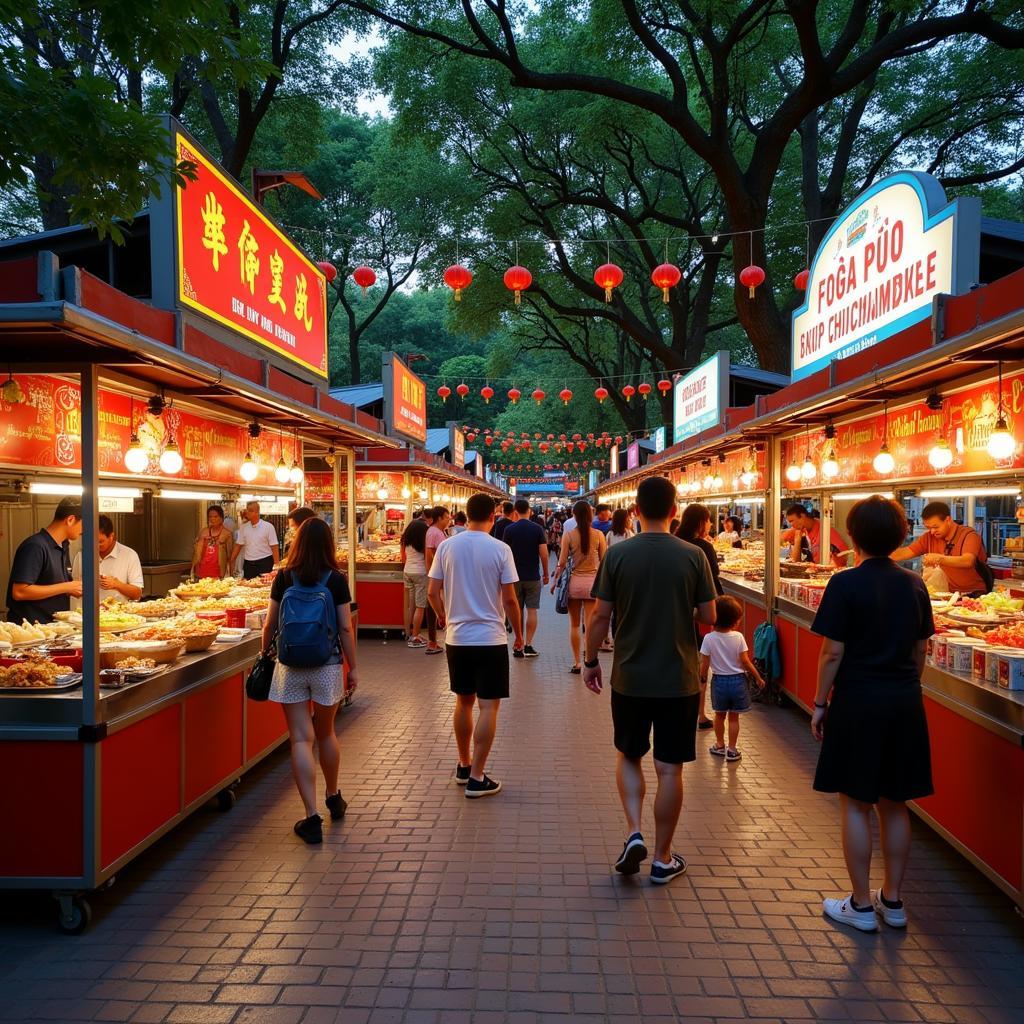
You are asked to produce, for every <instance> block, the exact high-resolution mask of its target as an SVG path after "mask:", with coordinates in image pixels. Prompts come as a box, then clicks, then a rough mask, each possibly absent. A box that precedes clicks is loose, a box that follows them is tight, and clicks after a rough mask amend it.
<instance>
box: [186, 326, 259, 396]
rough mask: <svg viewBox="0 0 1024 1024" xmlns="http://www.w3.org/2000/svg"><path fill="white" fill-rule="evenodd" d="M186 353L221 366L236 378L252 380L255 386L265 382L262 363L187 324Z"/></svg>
mask: <svg viewBox="0 0 1024 1024" xmlns="http://www.w3.org/2000/svg"><path fill="white" fill-rule="evenodd" d="M184 345H185V351H186V352H187V353H188V354H189V355H192V356H195V357H196V358H197V359H202V360H205V361H206V362H208V363H212V364H213V365H214V366H220V367H222V368H223V369H225V370H227V371H228V373H233V374H234V375H235V376H236V377H242V378H244V379H245V380H251V381H252V382H253V383H254V384H260V383H262V381H263V372H262V367H261V361H260V360H259V359H254V358H253V357H252V356H247V355H246V354H245V353H244V352H239V351H238V349H235V348H232V347H231V346H230V345H225V344H224V343H223V342H220V341H216V340H215V339H213V338H211V337H210V336H209V335H208V334H204V333H203V332H202V331H198V330H196V328H194V327H192V326H190V325H188V324H186V325H185V335H184Z"/></svg>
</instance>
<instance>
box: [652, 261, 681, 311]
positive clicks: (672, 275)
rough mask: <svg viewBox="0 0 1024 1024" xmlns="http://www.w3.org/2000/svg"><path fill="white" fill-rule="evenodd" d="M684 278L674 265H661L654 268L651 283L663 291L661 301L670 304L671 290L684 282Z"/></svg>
mask: <svg viewBox="0 0 1024 1024" xmlns="http://www.w3.org/2000/svg"><path fill="white" fill-rule="evenodd" d="M682 277H683V275H682V273H681V272H680V270H679V268H678V267H677V266H676V265H675V264H674V263H660V264H658V266H656V267H655V268H654V270H653V271H652V273H651V281H653V282H654V286H655V288H660V289H661V299H662V301H663V302H668V299H669V295H668V290H669V288H675V286H676V285H677V284H679V282H680V281H681V280H682Z"/></svg>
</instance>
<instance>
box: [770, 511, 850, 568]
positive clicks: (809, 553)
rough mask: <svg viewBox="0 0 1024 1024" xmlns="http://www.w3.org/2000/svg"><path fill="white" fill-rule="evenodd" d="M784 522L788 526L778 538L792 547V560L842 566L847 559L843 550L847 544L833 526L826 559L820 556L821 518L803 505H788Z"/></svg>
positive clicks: (846, 547) (845, 549) (847, 547)
mask: <svg viewBox="0 0 1024 1024" xmlns="http://www.w3.org/2000/svg"><path fill="white" fill-rule="evenodd" d="M786 522H788V523H789V526H790V528H789V529H788V530H783V531H782V534H781V535H780V537H779V540H780V542H781V543H783V544H789V545H790V546H791V548H792V554H791V555H790V560H791V561H793V562H814V563H816V564H817V565H828V564H830V563H831V564H832V565H837V566H839V567H844V566H846V565H847V559H846V557H845V556H844V554H843V553H844V552H846V551H849V546H848V545H847V544H846V543H844V541H843V538H842V537H841V536H840V535H839V531H838V530H837V529H836V528H835V527H834V526H833V527H832V530H831V535H830V537H829V557H828V561H825V560H824V559H823V558H822V552H821V520H820V519H817V518H815V517H814V516H813V515H811V513H810V512H808V511H807V508H806V507H805V506H804V505H790V506H789V508H787V509H786Z"/></svg>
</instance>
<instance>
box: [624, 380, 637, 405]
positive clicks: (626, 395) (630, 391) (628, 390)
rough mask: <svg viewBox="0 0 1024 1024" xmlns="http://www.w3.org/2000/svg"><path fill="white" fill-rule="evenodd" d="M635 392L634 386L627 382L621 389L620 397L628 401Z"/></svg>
mask: <svg viewBox="0 0 1024 1024" xmlns="http://www.w3.org/2000/svg"><path fill="white" fill-rule="evenodd" d="M635 394H636V388H635V387H633V385H632V384H627V385H626V386H625V387H624V388H623V389H622V397H623V398H625V399H626V401H627V402H628V401H629V400H630V399H631V398H632V397H633V396H634V395H635Z"/></svg>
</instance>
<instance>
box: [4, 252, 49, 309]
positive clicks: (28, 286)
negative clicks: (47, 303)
mask: <svg viewBox="0 0 1024 1024" xmlns="http://www.w3.org/2000/svg"><path fill="white" fill-rule="evenodd" d="M38 266H39V264H38V263H37V262H36V257H35V256H26V257H25V258H24V259H21V260H4V261H3V262H2V263H0V302H38V301H39V300H40V299H41V298H42V296H41V295H40V294H39V286H38V280H37V277H36V272H37V269H38Z"/></svg>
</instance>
